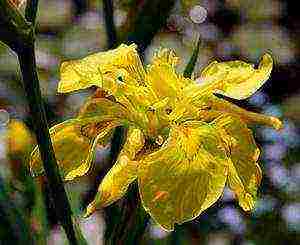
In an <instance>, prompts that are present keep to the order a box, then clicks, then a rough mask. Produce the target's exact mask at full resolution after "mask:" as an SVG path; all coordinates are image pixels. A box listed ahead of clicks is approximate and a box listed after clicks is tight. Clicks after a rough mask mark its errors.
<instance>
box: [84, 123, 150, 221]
mask: <svg viewBox="0 0 300 245" xmlns="http://www.w3.org/2000/svg"><path fill="white" fill-rule="evenodd" d="M143 146H144V136H143V134H142V132H141V131H140V130H139V129H136V128H129V131H128V136H127V139H126V142H125V144H124V146H123V149H122V151H121V153H120V155H119V157H118V159H117V161H116V163H115V164H114V166H113V167H112V168H111V169H110V170H109V172H108V173H107V174H106V176H105V177H104V179H103V180H102V182H101V184H100V186H99V188H98V192H97V194H96V196H95V199H94V201H92V202H91V203H90V204H89V205H88V207H87V210H86V213H85V216H86V217H87V216H89V215H91V214H92V213H93V212H94V211H95V210H96V209H97V208H101V207H105V206H108V205H110V204H111V203H113V202H115V201H117V200H118V199H120V198H121V197H122V196H124V194H125V193H126V191H127V189H128V186H129V185H130V184H131V183H132V182H133V181H134V180H135V179H136V178H137V166H138V162H137V161H135V160H134V158H135V156H136V154H137V152H138V151H140V150H141V149H142V147H143Z"/></svg>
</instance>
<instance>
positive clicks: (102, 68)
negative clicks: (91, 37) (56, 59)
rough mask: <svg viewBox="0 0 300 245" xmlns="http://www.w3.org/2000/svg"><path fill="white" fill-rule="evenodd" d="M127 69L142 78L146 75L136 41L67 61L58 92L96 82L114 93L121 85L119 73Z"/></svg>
mask: <svg viewBox="0 0 300 245" xmlns="http://www.w3.org/2000/svg"><path fill="white" fill-rule="evenodd" d="M124 72H125V73H127V72H130V73H131V75H132V76H136V77H140V78H142V77H143V76H145V74H144V69H143V66H142V63H141V61H140V59H139V56H138V53H137V51H136V45H134V44H132V45H129V46H127V45H125V44H121V45H120V46H119V47H118V48H116V49H113V50H109V51H106V52H99V53H96V54H92V55H89V56H87V57H85V58H83V59H79V60H72V61H67V62H63V63H62V65H61V69H60V73H61V80H60V82H59V84H58V92H59V93H68V92H72V91H75V90H78V89H85V88H88V87H91V86H93V85H95V86H98V87H102V88H103V89H105V90H107V91H109V92H111V93H113V92H115V91H116V89H117V86H118V83H117V79H118V77H119V76H121V77H122V76H123V73H124Z"/></svg>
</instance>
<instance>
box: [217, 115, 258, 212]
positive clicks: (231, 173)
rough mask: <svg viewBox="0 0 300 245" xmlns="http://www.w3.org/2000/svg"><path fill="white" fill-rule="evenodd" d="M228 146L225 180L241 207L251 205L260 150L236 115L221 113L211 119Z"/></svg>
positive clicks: (248, 207) (255, 191)
mask: <svg viewBox="0 0 300 245" xmlns="http://www.w3.org/2000/svg"><path fill="white" fill-rule="evenodd" d="M213 124H214V125H215V127H216V128H217V130H218V131H219V132H220V133H221V135H222V138H223V139H224V141H225V142H226V145H227V146H228V154H229V156H230V158H231V161H230V163H229V169H228V184H229V186H230V188H231V189H232V190H233V191H234V192H235V193H236V195H237V197H238V199H239V204H240V206H241V207H242V208H243V209H244V210H245V211H250V210H251V209H253V207H254V202H255V199H256V193H257V188H258V186H259V185H260V181H261V177H262V176H261V170H260V167H259V165H258V162H257V161H258V158H259V154H260V150H259V149H258V147H257V145H256V143H255V140H254V138H253V135H252V132H251V131H250V130H249V129H248V128H247V126H246V124H245V123H244V122H243V121H242V120H240V119H239V118H237V117H232V116H228V115H223V116H221V117H219V118H217V119H216V120H214V121H213Z"/></svg>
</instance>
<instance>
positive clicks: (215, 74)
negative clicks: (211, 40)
mask: <svg viewBox="0 0 300 245" xmlns="http://www.w3.org/2000/svg"><path fill="white" fill-rule="evenodd" d="M272 67H273V60H272V57H271V56H270V55H269V54H265V55H264V56H263V57H262V59H261V61H260V63H259V66H258V68H257V69H255V68H254V67H253V65H252V64H248V63H246V62H243V61H229V62H220V63H219V62H217V61H214V62H212V63H210V64H209V65H208V66H207V67H206V68H205V69H204V70H203V71H202V73H201V76H200V78H199V79H201V81H203V84H202V85H201V87H200V89H202V90H203V91H204V90H206V91H207V90H208V91H211V92H216V93H219V94H223V95H226V96H228V97H231V98H234V99H239V100H240V99H246V98H248V97H250V96H251V95H252V94H254V93H255V92H256V91H257V90H258V89H259V88H260V87H261V86H262V85H263V84H264V83H265V82H266V81H267V80H268V78H269V76H270V74H271V71H272Z"/></svg>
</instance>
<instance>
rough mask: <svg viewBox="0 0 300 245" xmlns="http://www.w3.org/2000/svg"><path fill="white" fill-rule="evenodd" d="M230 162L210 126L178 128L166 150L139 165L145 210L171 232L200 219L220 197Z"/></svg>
mask: <svg viewBox="0 0 300 245" xmlns="http://www.w3.org/2000/svg"><path fill="white" fill-rule="evenodd" d="M227 160H228V159H227V157H226V152H225V150H224V148H223V143H222V140H221V138H220V137H219V135H218V134H217V133H216V131H215V130H214V129H213V127H211V126H210V125H209V124H205V123H200V122H187V123H185V124H184V125H180V126H174V127H173V128H172V129H171V132H170V136H169V139H168V141H167V142H166V143H165V144H164V145H163V146H162V148H161V149H160V150H158V151H156V152H154V153H152V154H150V155H148V156H146V157H145V158H144V159H142V160H141V162H140V164H139V170H138V182H139V190H140V194H141V199H142V203H143V205H144V208H145V209H146V210H147V212H149V213H150V215H151V216H152V218H153V219H154V220H155V221H156V222H157V223H159V224H160V225H161V226H162V227H163V228H164V229H167V230H172V229H173V228H174V224H175V223H178V224H181V223H183V222H185V221H189V220H191V219H194V218H196V217H197V216H198V215H199V214H200V213H201V212H202V211H204V210H205V209H206V208H208V207H209V206H211V205H212V204H213V203H215V202H216V201H217V199H218V198H219V197H220V195H221V193H222V191H223V188H224V185H225V181H226V178H227V165H228V163H227Z"/></svg>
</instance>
